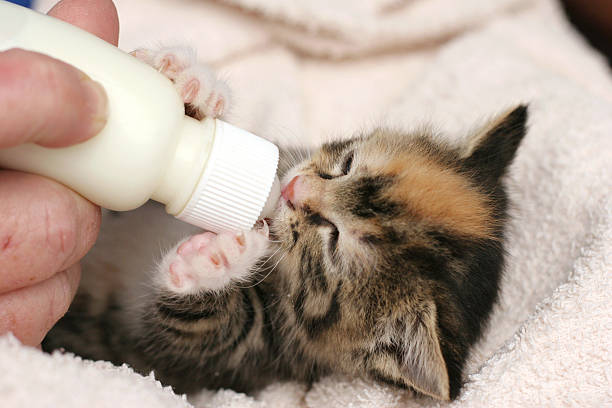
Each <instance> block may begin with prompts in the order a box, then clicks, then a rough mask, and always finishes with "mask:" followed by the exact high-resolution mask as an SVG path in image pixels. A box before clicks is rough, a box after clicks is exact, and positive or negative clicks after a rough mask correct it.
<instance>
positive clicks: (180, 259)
mask: <svg viewBox="0 0 612 408" xmlns="http://www.w3.org/2000/svg"><path fill="white" fill-rule="evenodd" d="M268 246H269V241H268V235H267V228H265V229H264V228H258V229H256V230H253V231H246V232H241V233H237V234H234V233H220V234H214V233H212V232H205V233H203V234H198V235H194V236H192V237H189V238H188V239H187V240H185V241H183V242H182V243H180V244H179V245H178V246H177V248H176V249H175V250H174V251H172V252H171V253H169V254H168V255H166V257H165V259H164V262H162V266H161V269H162V271H161V272H162V275H163V276H164V279H163V280H164V284H165V286H166V287H167V288H168V289H170V290H171V291H173V292H178V293H195V292H198V291H202V290H204V291H214V290H220V289H223V288H224V287H226V286H227V285H228V284H229V283H230V282H231V281H238V282H239V281H245V280H246V279H247V278H248V277H249V275H251V268H252V267H253V266H254V265H255V263H256V262H257V260H258V259H259V258H261V257H262V256H264V255H265V254H266V253H267V249H268Z"/></svg>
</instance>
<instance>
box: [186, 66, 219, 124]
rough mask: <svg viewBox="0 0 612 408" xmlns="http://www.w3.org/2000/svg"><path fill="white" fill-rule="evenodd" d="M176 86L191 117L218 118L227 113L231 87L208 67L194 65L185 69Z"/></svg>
mask: <svg viewBox="0 0 612 408" xmlns="http://www.w3.org/2000/svg"><path fill="white" fill-rule="evenodd" d="M175 84H176V88H177V90H178V92H179V94H180V95H181V97H182V98H183V102H185V104H186V108H187V114H188V115H189V116H192V117H194V118H196V119H202V118H204V117H209V118H218V117H219V116H221V115H223V113H224V112H225V111H226V109H227V106H228V103H229V98H230V91H229V87H228V86H227V85H226V84H225V83H224V82H222V81H220V80H218V79H217V78H216V77H215V75H214V74H213V73H212V71H211V70H209V69H208V68H207V67H205V66H202V65H194V66H192V67H189V68H187V69H185V70H184V71H182V72H181V73H180V74H179V75H178V76H177V77H176V80H175Z"/></svg>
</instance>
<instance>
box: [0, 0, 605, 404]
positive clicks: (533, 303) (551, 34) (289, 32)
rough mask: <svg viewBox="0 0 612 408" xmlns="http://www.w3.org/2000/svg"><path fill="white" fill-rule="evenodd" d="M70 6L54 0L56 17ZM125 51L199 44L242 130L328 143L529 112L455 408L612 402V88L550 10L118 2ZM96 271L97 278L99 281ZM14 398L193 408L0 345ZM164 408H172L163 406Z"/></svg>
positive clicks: (83, 367) (385, 392)
mask: <svg viewBox="0 0 612 408" xmlns="http://www.w3.org/2000/svg"><path fill="white" fill-rule="evenodd" d="M51 3H53V1H51V0H49V1H40V2H39V7H40V8H41V9H45V10H46V9H48V7H49V6H50V4H51ZM116 4H117V6H118V10H119V14H120V20H121V23H122V36H121V42H120V46H121V47H122V48H124V49H126V50H130V49H133V48H136V47H138V46H143V45H154V44H156V43H157V42H162V43H166V44H173V43H185V42H187V43H190V44H192V45H194V46H195V47H196V48H197V50H198V52H199V54H200V56H201V58H202V60H204V61H207V62H209V63H211V64H212V65H213V66H215V68H217V69H218V71H219V72H220V74H221V76H222V77H225V78H227V79H228V82H229V84H230V86H231V88H232V89H233V91H234V100H233V104H232V111H231V112H230V114H229V115H228V117H227V119H228V121H230V122H232V123H234V124H236V125H238V126H242V127H245V128H247V129H250V130H252V131H253V132H255V133H258V134H260V135H262V136H266V137H269V138H274V139H277V140H283V141H285V142H289V143H298V144H299V143H311V144H316V143H318V142H320V141H321V140H326V139H329V138H334V137H346V136H350V135H351V134H354V133H356V132H362V131H364V130H367V129H368V128H371V127H373V126H380V125H383V126H389V127H395V128H400V129H411V128H414V127H419V126H422V125H423V124H427V123H430V124H432V125H433V126H435V127H436V128H437V129H439V130H440V131H441V132H442V133H445V134H446V135H447V136H448V137H449V138H451V139H452V140H459V138H461V137H463V135H465V134H466V133H467V130H468V129H470V128H472V127H474V126H475V125H476V124H477V123H478V122H482V121H484V119H486V117H488V116H491V115H493V114H495V113H498V112H500V111H503V110H504V109H505V108H507V107H510V106H512V105H514V104H516V103H519V102H527V103H529V104H530V119H529V126H530V129H529V133H528V135H527V136H526V138H525V139H524V142H523V145H522V146H521V148H520V149H519V152H518V156H517V158H516V161H515V163H514V164H513V166H512V168H511V171H510V175H509V177H508V184H509V186H510V193H511V198H512V200H513V202H514V205H513V209H512V214H513V219H512V222H511V225H510V228H509V235H508V247H507V248H508V253H509V258H508V267H507V270H506V274H505V278H504V282H503V286H502V293H501V298H500V301H499V303H498V305H497V306H496V308H495V311H494V313H493V315H492V319H491V321H490V324H489V328H488V329H487V331H486V332H485V334H484V336H483V339H482V341H481V342H480V343H479V344H478V345H476V347H475V348H474V352H473V353H472V355H471V357H470V360H469V362H468V367H467V376H466V379H465V380H466V382H465V385H464V388H463V390H462V393H461V395H460V396H459V398H458V400H457V401H454V402H452V403H451V404H449V405H450V406H454V407H510V406H521V407H530V406H534V407H546V406H551V407H558V406H577V407H602V406H612V368H611V367H612V300H611V298H612V260H611V257H612V194H611V193H612V183H611V182H610V179H611V176H612V164H611V161H612V80H611V76H610V71H609V69H608V68H607V67H606V66H605V65H604V63H603V60H602V59H601V58H599V57H598V56H597V55H596V54H595V53H594V52H593V51H592V50H590V49H589V48H588V46H587V45H585V43H584V42H583V41H582V40H580V39H579V38H578V36H577V35H576V34H575V33H574V32H573V31H572V29H571V28H569V27H568V26H567V24H566V23H565V21H564V18H563V16H562V14H561V13H560V11H559V10H558V8H557V6H556V4H555V3H553V2H552V1H548V0H542V1H522V0H503V1H501V0H500V1H495V2H491V1H478V0H462V1H461V2H458V1H456V0H404V1H402V0H380V1H374V0H372V1H364V0H361V1H352V0H343V1H335V2H328V1H323V0H318V1H312V0H295V1H291V2H287V1H281V0H274V1H264V0H225V1H223V2H206V1H204V0H200V1H195V0H129V1H128V0H116ZM85 273H86V272H85ZM0 372H1V373H2V375H0V405H1V406H7V407H22V406H23V407H26V406H27V407H30V406H51V407H55V406H58V407H60V406H61V407H81V406H88V405H93V406H100V407H113V408H115V407H140V406H160V407H162V406H163V407H174V406H177V407H178V406H188V404H187V402H186V401H184V400H183V399H181V398H180V397H178V396H173V395H172V394H171V393H170V391H169V390H167V389H162V388H161V387H159V386H158V385H156V383H155V382H154V381H153V380H152V378H151V377H148V378H143V377H141V376H139V375H137V374H134V373H132V372H130V370H129V369H127V368H113V367H111V366H110V365H109V364H107V363H100V362H98V363H95V364H94V363H88V362H83V361H81V360H79V359H75V358H73V357H71V356H60V355H54V356H52V357H50V356H45V355H42V354H41V353H40V352H38V351H36V350H32V349H27V348H25V347H22V346H19V345H18V344H16V342H15V341H14V340H11V339H8V340H7V339H5V340H2V341H0ZM190 401H191V403H192V404H194V405H195V406H198V407H223V408H230V407H231V408H246V407H248V408H271V407H308V408H318V407H360V408H361V407H364V408H365V407H373V408H374V407H414V406H438V405H447V404H438V403H436V402H434V401H432V400H430V399H415V398H414V397H413V396H411V395H409V393H404V392H399V391H397V390H394V389H391V388H389V387H386V386H382V385H379V384H375V383H371V382H365V381H363V380H359V379H353V378H342V377H337V376H334V377H328V378H324V379H322V380H320V381H319V382H317V383H316V384H314V386H313V387H312V388H311V389H310V390H306V388H305V387H304V386H302V385H299V384H293V383H288V384H287V383H285V384H274V385H272V386H270V387H268V388H267V389H265V390H264V391H262V392H260V393H259V394H258V395H256V396H246V395H243V394H238V393H235V392H233V391H231V390H222V391H218V392H213V391H206V390H204V391H202V392H201V393H199V394H198V395H195V396H192V397H191V398H190ZM155 404H157V405H155Z"/></svg>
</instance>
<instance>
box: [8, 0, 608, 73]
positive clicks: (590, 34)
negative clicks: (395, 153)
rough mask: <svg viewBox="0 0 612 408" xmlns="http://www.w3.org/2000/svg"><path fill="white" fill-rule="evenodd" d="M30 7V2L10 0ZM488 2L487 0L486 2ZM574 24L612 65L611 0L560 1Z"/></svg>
mask: <svg viewBox="0 0 612 408" xmlns="http://www.w3.org/2000/svg"><path fill="white" fill-rule="evenodd" d="M9 1H10V2H12V3H15V4H20V5H22V6H26V7H30V6H32V4H33V3H35V2H36V0H34V1H30V0H9ZM485 1H487V0H485ZM560 1H561V3H562V4H563V8H564V10H565V13H566V14H567V16H568V19H569V20H570V21H571V22H572V24H573V25H574V26H575V27H576V28H577V29H578V30H579V31H580V32H581V33H582V35H584V37H586V39H587V40H588V41H589V43H591V45H593V47H595V48H597V49H598V50H599V51H600V52H601V53H602V54H604V55H605V56H606V58H607V59H608V63H609V64H612V1H610V0H560Z"/></svg>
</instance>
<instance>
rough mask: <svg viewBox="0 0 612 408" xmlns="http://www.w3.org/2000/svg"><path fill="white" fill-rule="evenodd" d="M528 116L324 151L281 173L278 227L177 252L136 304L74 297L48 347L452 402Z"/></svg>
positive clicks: (252, 385) (181, 381)
mask: <svg viewBox="0 0 612 408" xmlns="http://www.w3.org/2000/svg"><path fill="white" fill-rule="evenodd" d="M160 53H161V51H160ZM147 55H149V56H150V54H147ZM173 57H174V58H175V59H176V58H177V57H176V55H174V56H173ZM170 59H171V58H170ZM162 60H163V59H162ZM149 62H150V63H152V62H151V61H149ZM167 63H168V64H169V65H172V61H170V62H167ZM157 64H158V65H160V64H159V63H157ZM154 65H155V64H154ZM175 65H176V64H175ZM183 65H185V64H183ZM158 68H159V66H158ZM162 71H164V69H162ZM178 71H179V72H180V71H181V69H178ZM176 82H178V81H176ZM183 82H185V81H183ZM187 82H188V81H187ZM211 89H214V87H212V88H211ZM179 91H181V90H180V89H179ZM202 92H204V91H202ZM209 92H210V91H209ZM182 94H185V92H182ZM187 94H188V95H191V93H189V92H187ZM216 97H217V98H218V95H217V96H216ZM199 98H200V99H201V100H210V99H211V98H210V97H201V96H200V97H199ZM212 100H214V101H215V103H213V104H212V105H211V104H210V103H209V106H208V108H206V109H208V111H207V114H211V112H212V113H213V114H214V113H215V112H214V110H215V106H216V107H218V105H219V103H218V101H217V99H214V98H213V99H212ZM223 101H224V103H225V99H223ZM193 105H194V104H191V106H190V109H192V110H193V109H196V110H197V108H198V106H195V107H194V106H193ZM222 105H223V104H222ZM526 120H527V108H526V106H518V107H517V108H515V109H513V110H511V111H509V112H507V113H505V114H503V115H501V116H499V117H498V118H497V119H496V120H494V121H493V122H491V123H490V124H489V125H487V126H485V127H484V128H483V129H482V130H481V131H479V132H476V133H475V134H473V135H472V136H471V138H470V139H469V143H468V144H467V146H465V147H462V148H458V147H452V146H449V145H446V144H443V143H440V142H436V141H435V139H434V138H433V137H431V135H429V134H427V133H418V134H404V133H400V132H391V131H386V130H382V129H381V130H376V131H374V132H372V133H370V134H367V135H363V136H357V137H354V138H352V139H349V140H344V141H339V142H333V143H327V144H325V145H323V146H322V147H321V148H320V149H319V150H318V151H316V152H314V153H312V155H311V156H310V158H308V159H306V160H304V161H303V162H301V163H299V164H297V165H296V166H293V167H290V168H289V165H287V164H285V167H287V168H288V170H287V171H286V172H285V174H283V175H281V176H282V184H283V190H282V198H281V200H280V203H279V207H278V211H277V213H276V215H275V217H274V218H273V219H271V220H267V221H266V222H261V223H260V224H259V225H258V226H257V227H256V228H255V229H254V230H252V231H245V232H242V233H238V234H231V233H222V234H213V233H211V232H205V233H202V234H198V235H194V236H191V237H189V238H187V239H185V240H183V241H181V242H179V243H178V244H177V245H176V246H175V247H174V248H173V249H172V250H171V251H170V252H168V253H167V254H166V255H165V256H164V257H163V259H162V261H161V262H160V264H159V266H158V268H157V270H156V272H155V273H154V276H153V279H151V281H150V282H148V283H147V284H146V286H144V287H145V288H146V290H145V291H144V293H142V294H141V295H140V296H139V297H138V301H137V302H136V306H135V307H133V308H127V307H124V306H121V305H122V303H121V302H120V301H118V300H117V296H118V295H117V294H113V293H112V292H111V293H110V294H109V295H108V296H105V297H104V299H102V300H100V298H101V297H102V296H101V294H100V293H97V292H96V291H95V289H91V288H89V289H88V288H86V287H84V288H81V289H80V292H79V295H78V296H77V299H76V300H75V303H74V304H73V306H72V308H71V310H70V311H69V313H68V314H67V315H66V316H65V317H64V319H62V320H61V321H60V323H59V324H58V325H57V326H56V327H55V328H54V329H53V330H52V331H51V333H50V335H49V336H48V338H47V339H46V341H45V344H44V345H45V347H46V348H47V349H53V348H57V347H66V348H67V349H69V350H71V351H74V352H76V353H77V354H81V355H83V356H84V357H88V358H94V359H107V360H111V361H113V362H115V363H123V362H128V363H129V364H131V365H132V366H133V367H135V368H136V369H137V370H139V371H141V372H143V373H148V372H149V371H150V370H154V371H155V373H156V376H157V377H158V378H159V379H160V380H161V381H162V382H163V383H165V384H170V385H172V386H174V387H175V390H177V391H178V392H194V391H197V390H200V389H202V388H212V389H214V388H220V387H223V388H232V389H234V390H236V391H244V392H249V391H253V390H256V389H258V388H261V387H263V386H265V385H266V384H268V383H270V382H272V381H276V380H279V379H280V380H283V379H293V380H301V381H305V382H312V381H314V380H316V379H317V378H319V377H321V376H323V375H327V374H330V373H334V372H339V373H344V374H348V375H355V376H362V377H368V378H372V379H374V380H377V381H381V382H384V383H387V384H392V385H394V386H397V387H400V388H410V389H413V390H416V391H417V392H419V393H422V394H426V395H429V396H431V397H434V398H438V399H442V400H449V399H453V398H455V397H456V396H457V395H458V393H459V390H460V387H461V381H462V368H463V366H464V363H465V361H466V358H467V356H468V352H469V348H470V346H471V345H472V344H474V342H475V341H476V340H477V339H478V338H479V336H480V335H481V332H482V329H483V327H484V325H485V323H486V321H487V317H488V315H489V313H490V311H491V308H492V305H493V303H494V301H495V299H496V297H497V293H498V288H499V282H500V275H501V272H502V267H503V255H504V252H503V246H502V244H503V239H504V224H505V221H506V218H507V215H506V209H507V206H508V203H507V198H506V193H505V192H504V188H503V183H502V181H501V179H502V176H503V175H504V173H505V171H506V168H507V167H508V165H509V164H510V163H511V162H512V159H513V157H514V155H515V153H516V150H517V148H518V146H519V144H520V141H521V139H522V138H523V136H524V134H525V126H526ZM130 274H131V271H123V273H122V275H123V276H126V277H128V276H130ZM124 285H125V283H124ZM132 285H140V287H141V288H142V287H143V285H142V283H141V282H139V283H132Z"/></svg>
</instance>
